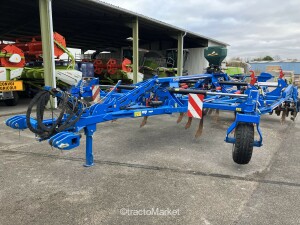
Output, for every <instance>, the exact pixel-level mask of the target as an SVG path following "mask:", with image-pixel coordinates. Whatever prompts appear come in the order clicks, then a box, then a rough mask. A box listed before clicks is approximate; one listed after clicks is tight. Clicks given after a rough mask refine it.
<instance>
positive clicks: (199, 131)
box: [195, 116, 204, 138]
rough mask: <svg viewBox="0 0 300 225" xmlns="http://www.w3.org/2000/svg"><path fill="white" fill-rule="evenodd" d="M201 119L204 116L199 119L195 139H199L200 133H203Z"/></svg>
mask: <svg viewBox="0 0 300 225" xmlns="http://www.w3.org/2000/svg"><path fill="white" fill-rule="evenodd" d="M203 119H204V116H202V118H201V119H200V122H199V126H198V130H197V131H196V134H195V138H198V137H200V136H201V135H202V131H203Z"/></svg>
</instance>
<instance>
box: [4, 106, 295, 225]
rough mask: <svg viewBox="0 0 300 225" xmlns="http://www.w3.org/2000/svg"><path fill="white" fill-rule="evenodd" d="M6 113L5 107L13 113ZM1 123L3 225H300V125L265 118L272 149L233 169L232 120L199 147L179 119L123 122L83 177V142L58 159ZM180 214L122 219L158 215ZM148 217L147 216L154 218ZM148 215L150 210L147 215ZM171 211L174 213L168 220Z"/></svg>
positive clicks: (207, 130)
mask: <svg viewBox="0 0 300 225" xmlns="http://www.w3.org/2000/svg"><path fill="white" fill-rule="evenodd" d="M6 108H7V107H6ZM6 118H8V117H5V116H4V117H0V121H1V125H0V181H1V182H0V200H1V204H0V224H1V225H2V224H3V225H9V224H13V225H17V224H51V225H54V224H118V225H119V224H131V225H133V224H184V225H185V224H197V225H199V224H204V225H207V224H212V225H221V224H222V225H246V224H247V225H248V224H253V225H254V224H260V225H261V224H280V225H282V224H286V225H293V224H295V225H296V224H299V223H300V214H299V212H300V176H299V173H298V171H299V169H300V164H299V160H300V155H299V135H300V123H299V121H298V122H296V123H293V122H291V121H289V120H287V122H286V123H285V124H284V125H280V120H279V117H276V116H264V117H263V120H262V130H263V133H264V146H263V147H262V148H255V150H254V155H253V158H252V160H251V162H250V164H248V165H245V166H241V165H237V164H235V163H234V162H233V161H232V158H231V149H232V146H231V145H230V144H226V143H225V142H224V141H223V140H224V137H225V131H226V129H227V127H228V125H229V124H230V123H231V122H232V121H233V116H232V115H231V114H229V113H221V115H220V118H219V121H218V122H216V121H215V120H214V119H213V116H208V117H206V120H205V123H204V132H203V136H202V137H201V138H200V139H199V140H195V139H194V137H193V135H194V132H195V130H196V127H197V124H196V123H194V124H193V125H192V127H191V128H190V129H189V130H185V129H184V122H186V119H185V121H184V122H183V123H182V124H176V119H177V117H171V116H167V115H165V116H159V117H151V118H149V120H148V124H147V125H146V126H145V127H144V128H141V129H140V128H139V123H140V122H141V119H127V120H118V121H116V122H114V123H110V122H108V123H103V124H100V125H98V126H97V129H98V130H97V132H96V133H95V135H94V153H95V159H96V164H95V166H94V167H91V168H84V167H82V164H83V163H84V147H85V140H84V138H82V141H81V145H80V147H79V148H77V149H75V150H72V151H68V152H60V151H58V150H56V149H51V147H50V146H49V145H48V143H47V142H41V143H39V142H36V141H35V138H34V135H33V134H32V133H30V132H29V131H24V132H21V136H19V132H18V131H15V130H12V129H10V128H8V127H6V126H5V125H4V124H3V121H4V120H5V119H6ZM153 209H154V210H156V209H159V210H162V211H164V212H170V210H175V211H176V212H177V214H176V215H122V213H123V214H132V213H140V214H143V213H145V212H148V213H149V212H150V211H151V210H153ZM147 210H148V211H147ZM149 210H150V211H149ZM168 210H169V211H168Z"/></svg>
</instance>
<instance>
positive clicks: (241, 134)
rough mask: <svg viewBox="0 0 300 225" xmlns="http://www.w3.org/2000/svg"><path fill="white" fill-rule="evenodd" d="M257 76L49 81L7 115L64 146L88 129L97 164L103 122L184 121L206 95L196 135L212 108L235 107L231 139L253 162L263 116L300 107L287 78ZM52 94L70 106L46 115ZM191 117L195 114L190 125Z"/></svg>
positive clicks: (89, 150) (89, 159)
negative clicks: (20, 110)
mask: <svg viewBox="0 0 300 225" xmlns="http://www.w3.org/2000/svg"><path fill="white" fill-rule="evenodd" d="M252 78H253V79H252V81H253V82H251V84H248V83H246V82H234V81H231V80H230V78H229V77H228V76H227V75H226V74H224V73H222V72H216V73H209V74H200V75H191V76H181V77H167V78H158V77H157V76H155V77H153V78H152V79H149V80H146V81H143V82H140V83H137V84H135V85H122V84H121V81H119V82H118V83H117V84H116V85H114V86H112V85H99V80H98V79H97V78H93V79H91V80H89V81H84V80H82V81H81V82H80V83H79V84H78V85H77V86H76V87H73V88H72V89H71V90H70V92H63V91H60V90H58V89H52V88H51V87H45V91H44V92H43V93H41V94H40V95H39V94H38V95H37V96H36V97H35V98H34V99H33V101H32V103H31V105H30V106H29V109H28V111H27V114H26V115H19V116H14V117H12V118H10V119H8V120H7V121H6V125H7V126H10V127H11V128H14V129H20V130H23V129H26V128H29V129H30V130H32V131H33V132H34V133H36V134H37V136H38V137H39V138H40V140H41V141H42V140H46V139H47V140H48V142H49V144H50V145H51V146H53V147H55V148H58V149H61V150H70V149H73V148H75V147H77V146H79V145H80V138H81V134H80V131H82V130H83V131H84V133H85V135H86V163H85V166H92V165H93V164H94V159H93V147H92V145H93V133H94V132H95V131H96V125H97V124H98V123H102V122H107V121H113V120H117V119H121V118H138V117H143V118H144V119H143V122H142V124H141V126H144V125H145V124H146V123H147V119H148V117H150V116H155V115H162V114H173V113H180V116H179V119H178V122H180V121H181V119H182V117H183V115H184V113H186V112H187V111H188V110H189V101H190V94H196V95H204V97H205V98H204V101H203V103H199V108H200V110H203V114H202V117H201V119H200V123H199V128H198V130H197V133H196V136H199V135H201V133H202V129H203V117H205V114H206V113H207V112H205V111H207V110H208V109H211V110H216V111H217V112H219V110H224V111H232V112H234V113H235V114H236V117H235V121H234V122H233V123H232V124H231V126H230V127H229V128H228V129H227V132H226V137H225V141H226V142H228V143H233V144H234V151H233V159H234V161H235V162H236V163H239V164H247V163H248V162H249V161H250V159H251V155H252V149H253V146H256V147H260V146H262V141H263V137H262V131H261V129H260V116H261V115H262V114H267V113H272V112H273V111H276V110H277V111H276V112H278V111H283V113H282V120H283V119H285V117H286V115H287V112H291V114H292V117H293V119H295V118H296V115H297V113H298V111H299V107H300V103H299V100H298V91H297V87H295V86H293V85H287V84H286V82H285V81H284V80H283V79H282V78H280V79H279V80H278V82H277V83H276V85H275V83H272V85H268V83H267V82H261V83H262V84H259V83H258V82H257V78H255V77H254V76H252ZM255 79H256V80H255ZM261 79H262V80H264V79H263V78H261ZM261 79H260V78H259V77H258V80H261ZM264 81H265V80H264ZM183 84H184V85H183ZM189 84H193V85H189ZM268 86H272V87H274V86H275V89H274V90H270V88H268ZM103 89H105V90H106V91H104V90H103ZM95 90H96V91H95ZM50 94H51V95H52V96H54V97H58V98H59V99H60V102H61V104H62V107H63V109H64V110H63V111H62V112H63V113H62V114H61V115H59V117H58V118H57V119H47V120H43V113H44V106H45V104H46V102H47V100H48V99H49V96H50ZM45 96H46V97H45ZM95 97H97V98H95ZM93 99H94V101H92V100H93ZM95 99H97V100H96V101H95ZM34 104H37V116H36V118H32V117H30V115H31V108H30V107H32V106H33V105H34ZM191 122H192V118H191V117H190V118H189V120H188V123H187V124H186V128H188V127H190V125H191ZM254 125H255V126H256V128H257V132H258V134H259V138H258V139H257V140H254V132H253V127H254ZM232 133H234V136H232V135H231V134H232ZM245 146H246V147H245Z"/></svg>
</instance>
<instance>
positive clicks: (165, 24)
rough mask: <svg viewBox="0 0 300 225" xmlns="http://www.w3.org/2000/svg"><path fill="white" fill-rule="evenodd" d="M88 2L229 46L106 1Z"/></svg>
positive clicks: (93, 0) (95, 0)
mask: <svg viewBox="0 0 300 225" xmlns="http://www.w3.org/2000/svg"><path fill="white" fill-rule="evenodd" d="M88 1H91V2H96V3H98V4H101V5H103V6H109V7H111V8H114V9H116V10H117V11H120V12H124V13H128V14H129V15H132V16H136V17H138V18H139V19H144V20H145V21H152V22H154V23H156V24H158V25H161V26H165V27H168V28H172V29H175V30H177V31H179V32H185V33H187V34H191V35H193V36H195V37H201V38H204V39H208V40H210V41H213V42H216V43H217V44H220V45H224V46H229V44H228V43H225V42H222V41H219V40H216V39H213V38H210V37H207V36H204V35H200V34H197V33H195V32H192V31H188V30H185V29H182V28H180V27H177V26H174V25H172V24H168V23H165V22H163V21H160V20H157V19H154V18H151V17H148V16H145V15H142V14H140V13H137V12H133V11H130V10H127V9H124V8H121V7H119V6H115V5H113V4H110V3H107V2H104V1H100V0H88Z"/></svg>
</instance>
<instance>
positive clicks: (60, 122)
mask: <svg viewBox="0 0 300 225" xmlns="http://www.w3.org/2000/svg"><path fill="white" fill-rule="evenodd" d="M51 94H52V93H51V92H50V91H40V92H39V93H37V94H36V95H35V96H34V98H33V99H32V100H31V102H30V103H29V106H28V109H27V112H26V124H27V127H28V128H29V130H30V131H31V132H33V133H35V134H36V135H37V136H39V137H40V138H41V139H48V138H50V137H51V136H53V135H54V134H56V133H59V132H61V131H64V130H67V129H70V128H71V127H72V126H74V125H75V124H76V123H77V122H78V120H79V119H80V117H81V115H82V114H83V113H84V110H79V107H78V102H77V101H76V103H75V104H74V103H73V104H72V103H71V102H70V101H69V96H68V95H67V94H63V95H62V97H59V100H60V104H59V105H60V106H61V111H60V113H59V115H58V117H57V118H56V119H55V121H54V120H53V121H52V125H47V124H44V122H43V119H44V114H45V106H46V104H47V102H48V101H49V100H50V97H51ZM35 105H36V121H37V126H36V127H33V126H32V124H31V122H30V118H31V114H32V108H33V107H34V106H35ZM64 115H67V116H66V117H65V118H64Z"/></svg>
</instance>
